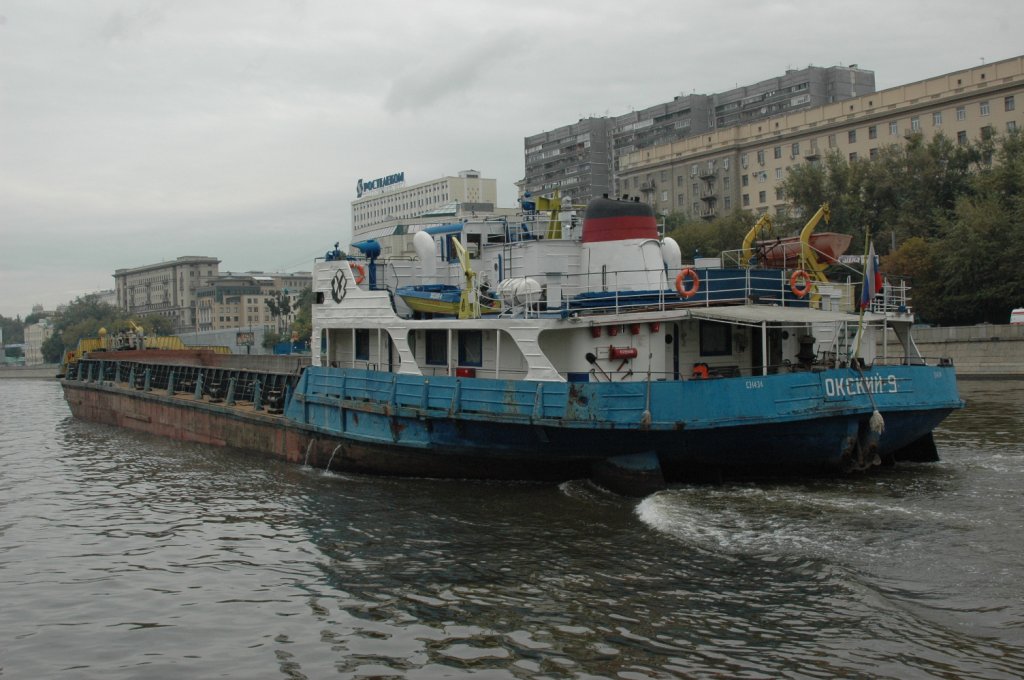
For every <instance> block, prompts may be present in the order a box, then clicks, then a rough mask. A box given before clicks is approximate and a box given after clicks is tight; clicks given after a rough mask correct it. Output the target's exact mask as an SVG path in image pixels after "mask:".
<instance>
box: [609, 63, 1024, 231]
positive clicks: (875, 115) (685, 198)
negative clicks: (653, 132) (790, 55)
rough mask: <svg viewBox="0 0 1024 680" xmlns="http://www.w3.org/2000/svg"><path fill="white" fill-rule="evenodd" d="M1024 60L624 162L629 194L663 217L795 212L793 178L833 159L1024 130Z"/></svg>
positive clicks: (736, 128) (712, 135) (725, 131)
mask: <svg viewBox="0 0 1024 680" xmlns="http://www.w3.org/2000/svg"><path fill="white" fill-rule="evenodd" d="M1019 101H1024V57H1014V58H1012V59H1006V60H1004V61H999V62H994V63H990V64H984V65H982V66H975V67H973V68H970V69H966V70H963V71H956V72H953V73H948V74H946V75H943V76H938V77H936V78H931V79H928V80H922V81H919V82H915V83H910V84H908V85H901V86H899V87H893V88H890V89H887V90H882V91H880V92H873V93H869V94H864V95H861V96H859V97H855V98H852V99H846V100H844V101H842V102H835V103H830V104H826V105H824V106H818V107H815V108H812V109H804V110H801V111H791V112H789V113H782V114H779V115H774V116H771V117H769V118H766V119H763V120H762V119H759V120H754V121H751V122H748V123H743V124H740V125H733V126H731V127H724V128H719V129H716V130H713V131H707V132H704V133H702V134H700V135H697V136H693V137H689V138H686V139H683V140H679V141H676V142H672V143H669V144H662V145H660V146H656V147H652V148H649V149H643V150H639V151H634V152H632V153H630V154H627V155H625V156H622V157H621V158H620V159H619V178H618V179H619V183H620V192H621V193H629V194H632V195H638V196H641V197H642V198H643V200H645V201H646V202H648V203H650V204H651V205H652V206H653V207H654V209H655V210H656V211H657V212H658V213H662V214H666V213H670V212H685V213H687V214H689V215H691V216H695V217H705V218H713V217H717V216H720V215H724V214H727V213H729V212H732V211H733V210H739V209H743V210H751V211H753V212H757V213H764V212H769V211H771V212H775V213H781V212H783V211H785V210H786V205H787V204H786V200H785V196H784V195H783V190H782V184H783V182H784V181H785V178H786V174H787V173H788V172H789V170H790V169H791V168H792V167H794V166H796V165H799V164H801V163H817V162H819V161H820V160H821V159H822V158H823V157H824V155H825V154H828V153H830V152H834V153H840V154H842V155H843V156H844V157H845V158H847V159H848V160H851V161H853V160H857V159H862V158H863V159H871V158H874V157H875V156H876V155H877V154H878V153H879V151H880V150H881V149H882V148H883V147H885V146H888V145H892V144H904V143H905V142H906V140H907V139H908V138H909V137H911V136H914V135H918V134H920V135H922V136H923V137H925V138H926V139H928V138H931V137H932V136H934V135H936V134H938V133H940V132H941V133H943V134H945V135H946V136H947V137H949V138H950V139H951V140H953V141H954V142H956V143H958V144H967V143H968V142H969V141H973V140H977V139H979V138H984V137H988V136H991V135H993V134H1002V133H1006V132H1008V131H1011V130H1015V129H1017V128H1018V127H1020V126H1021V125H1022V124H1024V118H1022V116H1021V112H1020V110H1019V109H1017V102H1019Z"/></svg>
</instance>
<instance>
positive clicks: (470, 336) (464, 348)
mask: <svg viewBox="0 0 1024 680" xmlns="http://www.w3.org/2000/svg"><path fill="white" fill-rule="evenodd" d="M483 348H484V333H483V331H459V366H483V363H484V352H483Z"/></svg>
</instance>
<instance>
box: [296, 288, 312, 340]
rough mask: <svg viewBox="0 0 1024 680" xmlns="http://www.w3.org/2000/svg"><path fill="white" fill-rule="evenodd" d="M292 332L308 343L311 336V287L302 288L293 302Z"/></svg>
mask: <svg viewBox="0 0 1024 680" xmlns="http://www.w3.org/2000/svg"><path fill="white" fill-rule="evenodd" d="M292 331H293V332H295V333H296V334H297V335H298V336H299V340H302V341H308V340H309V339H310V337H311V336H312V335H313V288H312V287H311V286H307V287H306V288H304V289H303V290H302V293H300V294H299V298H298V299H297V300H296V301H295V321H293V322H292Z"/></svg>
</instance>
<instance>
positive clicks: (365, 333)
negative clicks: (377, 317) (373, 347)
mask: <svg viewBox="0 0 1024 680" xmlns="http://www.w3.org/2000/svg"><path fill="white" fill-rule="evenodd" d="M356 359H360V360H362V361H369V360H370V330H369V329H367V328H357V329H356Z"/></svg>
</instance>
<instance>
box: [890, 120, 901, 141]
mask: <svg viewBox="0 0 1024 680" xmlns="http://www.w3.org/2000/svg"><path fill="white" fill-rule="evenodd" d="M889 134H890V135H891V136H893V137H896V136H897V135H899V134H900V124H899V123H897V122H896V121H894V120H893V121H889Z"/></svg>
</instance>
